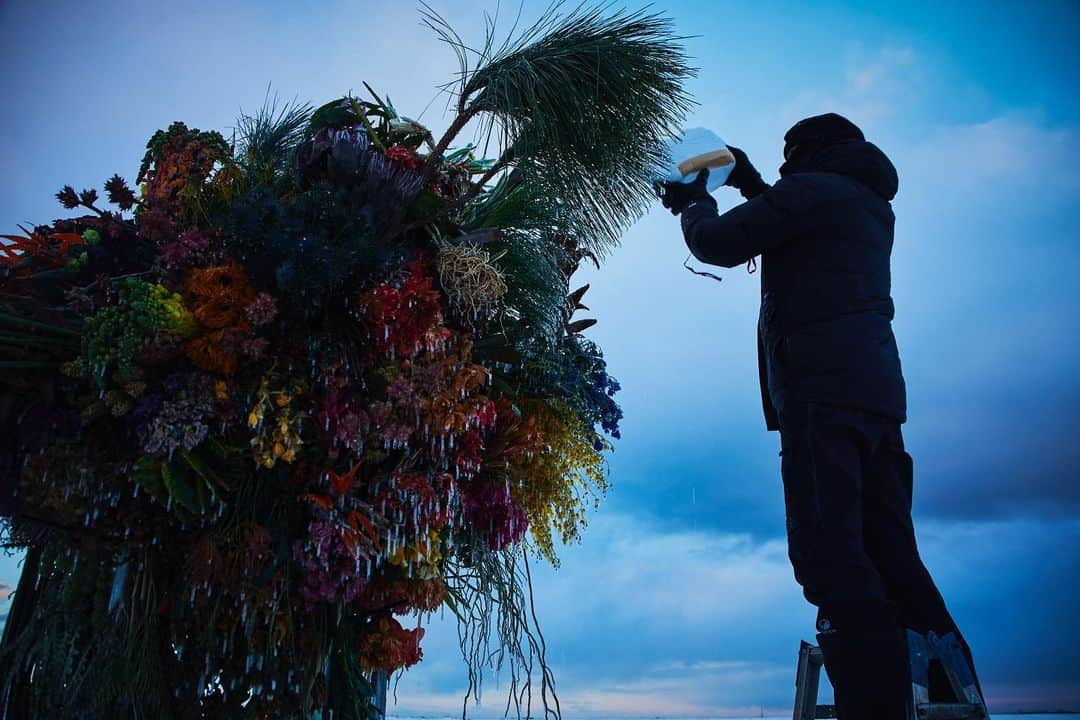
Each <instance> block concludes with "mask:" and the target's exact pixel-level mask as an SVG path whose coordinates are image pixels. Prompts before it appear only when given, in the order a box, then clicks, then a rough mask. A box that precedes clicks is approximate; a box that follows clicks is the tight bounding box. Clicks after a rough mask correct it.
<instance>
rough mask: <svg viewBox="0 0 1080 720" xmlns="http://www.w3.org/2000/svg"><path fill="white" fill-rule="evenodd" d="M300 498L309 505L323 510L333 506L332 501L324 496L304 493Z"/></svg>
mask: <svg viewBox="0 0 1080 720" xmlns="http://www.w3.org/2000/svg"><path fill="white" fill-rule="evenodd" d="M300 497H301V499H303V500H307V501H308V502H309V503H312V504H313V505H318V506H319V507H321V508H322V509H323V510H329V509H330V508H332V507H333V506H334V501H333V500H331V499H330V498H329V497H327V496H326V495H315V494H314V493H305V494H304V495H301V496H300Z"/></svg>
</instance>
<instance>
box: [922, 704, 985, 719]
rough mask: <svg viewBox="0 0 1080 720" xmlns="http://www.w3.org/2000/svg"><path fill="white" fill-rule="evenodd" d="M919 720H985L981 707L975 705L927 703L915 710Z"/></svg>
mask: <svg viewBox="0 0 1080 720" xmlns="http://www.w3.org/2000/svg"><path fill="white" fill-rule="evenodd" d="M915 714H916V715H917V716H918V718H919V720H986V713H984V712H983V708H982V706H981V705H977V704H975V703H928V704H925V705H924V704H920V705H918V706H917V707H916V709H915Z"/></svg>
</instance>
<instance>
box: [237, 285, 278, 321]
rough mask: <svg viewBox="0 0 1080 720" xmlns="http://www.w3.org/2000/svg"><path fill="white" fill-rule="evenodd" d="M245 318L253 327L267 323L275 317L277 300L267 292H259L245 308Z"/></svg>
mask: <svg viewBox="0 0 1080 720" xmlns="http://www.w3.org/2000/svg"><path fill="white" fill-rule="evenodd" d="M244 313H245V314H246V315H247V319H248V320H249V321H250V322H251V324H252V325H254V326H255V327H259V326H260V325H268V324H269V323H271V322H273V320H274V318H275V317H277V302H276V301H275V300H274V298H273V297H272V296H271V295H268V294H267V293H259V294H258V295H256V296H255V299H254V300H252V301H251V303H250V304H249V305H248V306H247V308H245V310H244Z"/></svg>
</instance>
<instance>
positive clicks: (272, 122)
mask: <svg viewBox="0 0 1080 720" xmlns="http://www.w3.org/2000/svg"><path fill="white" fill-rule="evenodd" d="M310 119H311V107H310V106H309V105H307V104H304V105H293V104H289V103H286V104H285V105H283V106H282V107H281V108H278V106H277V100H276V98H275V99H274V100H270V99H269V98H267V100H266V102H265V103H264V104H263V106H262V107H261V108H260V109H259V110H258V111H257V112H256V113H255V114H254V115H246V114H242V115H241V116H240V119H239V121H238V122H237V128H236V129H237V133H238V135H239V138H238V143H237V153H236V160H237V164H238V165H239V166H240V167H241V169H243V171H244V174H245V176H246V178H247V182H248V185H249V186H251V187H254V186H256V185H263V186H266V187H270V188H279V187H280V186H281V185H282V184H287V183H289V182H290V181H291V172H292V159H293V154H294V153H295V152H296V147H297V146H298V145H299V144H300V142H301V141H302V140H304V137H305V132H306V130H307V127H308V122H309V121H310Z"/></svg>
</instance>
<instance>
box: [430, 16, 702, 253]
mask: <svg viewBox="0 0 1080 720" xmlns="http://www.w3.org/2000/svg"><path fill="white" fill-rule="evenodd" d="M561 7H562V3H557V4H555V5H554V6H553V7H552V8H551V9H550V10H549V11H548V12H547V13H546V14H545V15H544V17H542V18H541V19H540V20H539V21H537V22H536V23H535V24H534V25H533V26H531V27H529V28H528V29H526V30H525V31H524V32H522V33H521V34H520V35H519V36H518V37H517V38H515V39H512V40H508V41H507V42H505V43H502V44H501V45H496V43H495V39H494V38H495V35H494V32H495V31H494V28H493V27H492V28H490V29H489V32H488V36H487V42H486V43H485V45H484V46H483V47H482V48H481V49H480V50H478V51H473V50H470V49H469V48H467V47H466V45H465V43H464V42H463V41H462V40H461V38H460V37H459V36H458V35H457V34H456V33H455V32H454V31H453V29H452V28H450V26H449V25H448V24H447V23H446V21H445V20H443V19H442V18H441V17H439V16H438V14H437V13H435V12H434V11H433V10H432V9H431V8H430V7H428V6H426V5H425V20H426V22H427V23H428V25H429V26H430V27H432V28H433V29H434V30H435V31H436V32H437V33H438V34H439V35H440V37H441V38H442V39H443V40H444V41H445V42H447V43H448V44H450V45H451V47H453V48H454V50H455V52H456V53H457V55H458V59H459V62H460V64H461V73H460V80H459V82H458V84H457V87H456V88H455V90H456V92H457V96H458V112H459V116H460V117H465V118H470V117H473V116H479V117H480V120H481V123H482V125H483V128H482V133H483V134H485V136H491V135H492V134H497V135H498V139H499V142H500V144H501V146H502V147H503V149H504V150H505V151H508V152H509V154H510V156H511V157H512V162H514V163H515V164H516V165H517V167H518V168H520V169H522V170H523V171H524V181H525V182H527V183H529V184H532V185H534V186H535V188H536V189H535V191H534V193H532V194H533V195H534V196H537V195H542V196H544V197H548V198H552V199H553V200H554V201H555V202H557V203H559V206H560V209H561V212H560V213H559V216H558V217H555V218H552V220H553V221H556V222H559V223H560V225H561V226H562V230H563V231H564V232H565V233H566V234H568V235H572V236H574V237H575V238H576V239H577V241H578V243H579V244H580V245H581V246H582V247H586V248H588V249H590V250H592V251H593V252H594V253H596V254H597V255H602V254H604V252H605V251H606V250H608V249H609V248H611V247H613V246H614V245H615V244H617V242H618V239H619V236H620V235H621V234H622V232H623V231H624V230H625V229H626V228H627V227H628V225H629V224H630V223H632V222H633V221H634V220H636V219H637V218H638V217H640V215H641V214H642V213H643V212H644V211H645V209H646V207H647V205H648V204H649V202H651V201H652V199H653V197H654V194H653V190H652V186H651V182H650V178H651V176H652V175H653V174H654V171H655V170H656V169H657V168H658V167H660V166H661V165H662V164H663V163H664V162H665V160H666V157H665V148H666V143H667V140H668V139H669V138H671V137H673V136H674V135H675V134H676V133H677V132H678V130H679V127H680V124H681V121H682V119H683V117H684V116H685V114H686V112H687V111H688V110H689V109H690V108H691V106H692V102H691V100H690V99H689V97H688V95H687V94H686V92H685V91H684V90H683V88H682V82H683V81H684V80H685V79H687V78H688V77H691V76H692V75H693V74H694V72H695V71H694V70H693V69H692V68H690V67H688V66H687V63H686V57H685V54H684V53H683V51H682V49H681V48H680V47H679V45H678V44H677V41H678V40H679V38H678V37H677V36H675V35H674V34H673V32H672V27H671V20H670V19H669V18H666V17H664V16H661V15H658V14H648V13H646V12H644V11H637V12H627V11H620V12H617V13H614V14H611V15H608V14H606V13H607V11H608V7H607V6H598V7H593V8H588V7H585V6H578V7H577V8H575V9H573V10H571V11H569V12H567V13H565V14H564V13H561V12H560V8H561ZM474 54H475V55H476V60H475V65H473V64H472V63H471V62H470V58H471V56H472V55H474Z"/></svg>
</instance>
